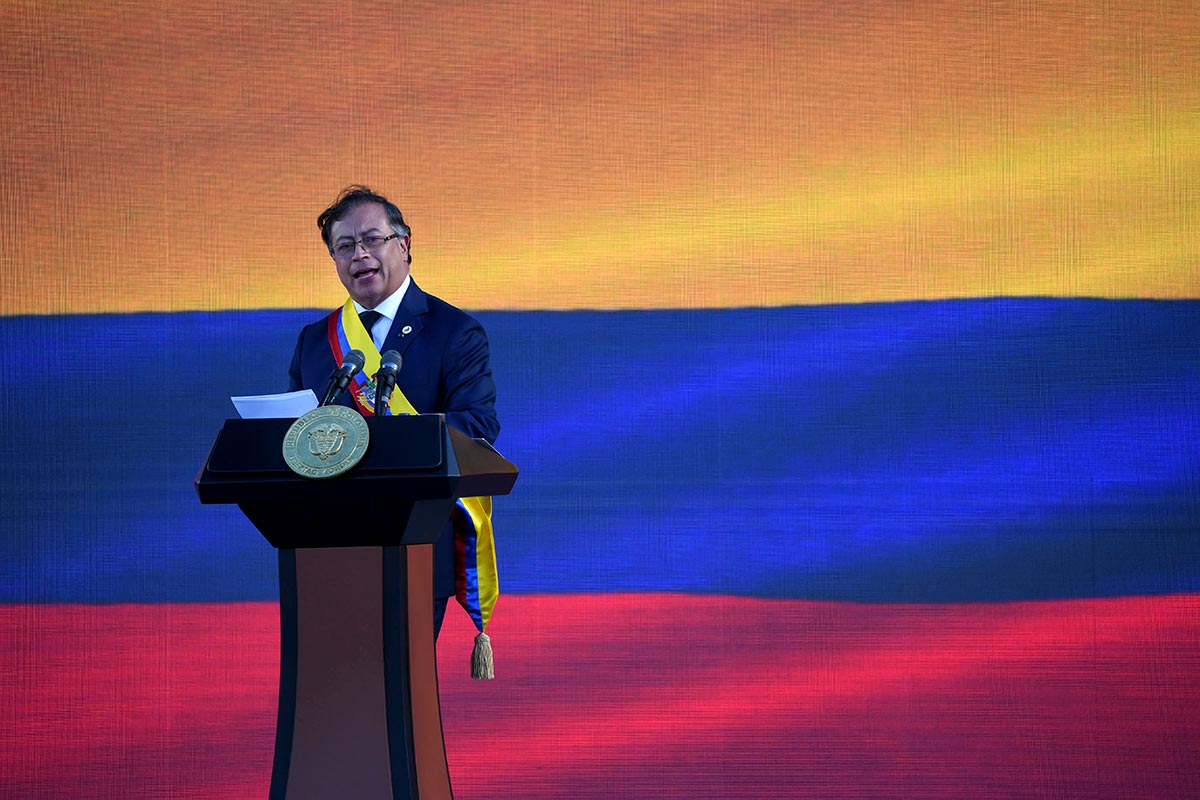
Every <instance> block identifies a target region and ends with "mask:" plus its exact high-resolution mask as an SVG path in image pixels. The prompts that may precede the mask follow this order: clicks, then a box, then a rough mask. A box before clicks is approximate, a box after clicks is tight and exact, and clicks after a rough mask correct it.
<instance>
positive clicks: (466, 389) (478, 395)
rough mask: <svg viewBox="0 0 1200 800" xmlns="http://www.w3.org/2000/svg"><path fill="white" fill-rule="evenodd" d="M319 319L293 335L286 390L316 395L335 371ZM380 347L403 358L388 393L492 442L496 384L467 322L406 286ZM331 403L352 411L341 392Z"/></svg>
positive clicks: (476, 330) (482, 344) (474, 324)
mask: <svg viewBox="0 0 1200 800" xmlns="http://www.w3.org/2000/svg"><path fill="white" fill-rule="evenodd" d="M327 319H328V317H327V316H326V317H322V318H321V319H319V320H317V321H316V322H313V323H312V324H310V325H306V326H305V327H304V329H303V330H301V331H300V338H299V340H298V341H297V342H296V350H295V352H294V353H293V354H292V365H291V367H290V368H289V369H288V377H289V379H290V387H289V390H290V391H293V392H295V391H299V390H301V389H312V390H313V392H315V393H316V395H317V397H318V398H320V396H321V394H322V393H323V392H324V391H325V385H326V384H327V383H328V382H329V375H330V373H331V372H333V371H334V370H335V369H336V368H337V366H338V365H337V364H336V363H335V362H334V359H333V351H332V350H331V349H330V347H329V336H328V327H327V325H328V322H327ZM406 327H408V328H411V330H410V331H409V332H408V333H404V329H405V328H406ZM388 350H396V351H397V352H399V353H400V357H401V358H402V359H403V363H402V364H401V366H400V374H399V376H398V377H397V378H396V388H397V389H399V390H400V391H402V392H404V396H405V397H407V398H408V401H409V402H410V403H412V404H413V407H414V408H416V409H417V411H419V412H421V413H422V414H432V413H442V414H445V415H446V422H447V424H449V425H453V426H454V427H455V428H458V429H459V430H460V431H462V432H463V433H465V434H467V435H468V436H471V437H477V438H482V439H487V440H488V441H489V442H491V443H493V444H494V443H495V441H496V436H497V435H498V434H499V433H500V421H499V420H498V419H497V418H496V384H495V381H493V380H492V368H491V364H490V362H489V357H488V340H487V334H486V333H485V332H484V330H483V326H482V325H480V324H479V322H478V321H476V320H475V318H474V317H472V316H471V315H470V314H468V313H466V312H465V311H461V310H459V309H457V308H455V307H454V306H452V305H450V304H449V303H447V302H445V301H444V300H440V299H438V298H436V297H434V296H433V295H431V294H426V293H425V292H423V291H421V289H420V287H418V286H417V284H416V281H413V282H412V283H410V284H409V287H408V291H407V292H405V293H404V299H403V300H402V301H401V303H400V308H399V309H398V310H397V313H396V318H395V319H394V320H392V327H391V330H389V331H388V335H387V338H386V339H384V342H383V347H381V348H380V352H387V351H388ZM338 402H339V403H340V404H342V405H345V406H350V407H353V406H354V401H353V399H351V397H350V394H349V392H346V393H345V394H343V395H342V396H341V397H340V398H338Z"/></svg>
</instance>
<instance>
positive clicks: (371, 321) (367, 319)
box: [358, 311, 383, 339]
mask: <svg viewBox="0 0 1200 800" xmlns="http://www.w3.org/2000/svg"><path fill="white" fill-rule="evenodd" d="M382 316H383V314H380V313H379V312H378V311H364V312H362V313H361V314H359V315H358V318H359V319H360V320H362V324H363V327H364V328H366V329H367V336H370V337H371V338H372V339H374V338H375V337H374V335H372V333H371V328H373V327H375V323H376V322H379V318H380V317H382Z"/></svg>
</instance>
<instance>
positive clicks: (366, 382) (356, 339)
mask: <svg viewBox="0 0 1200 800" xmlns="http://www.w3.org/2000/svg"><path fill="white" fill-rule="evenodd" d="M328 331H329V347H330V349H331V350H332V351H333V361H334V363H335V364H341V363H342V360H343V359H344V358H345V355H346V353H348V352H350V351H351V350H358V351H360V352H362V354H363V356H364V358H365V359H366V364H365V365H364V366H363V369H362V372H360V373H358V374H357V375H355V376H354V379H353V380H352V381H351V382H350V386H349V387H348V388H349V391H350V394H351V396H352V397H353V398H354V404H355V405H356V406H358V410H359V411H360V412H362V414H363V415H364V416H369V415H373V414H374V413H375V380H374V377H373V376H374V375H375V374H376V373H377V372H378V371H379V363H380V353H379V349H378V348H377V347H375V342H374V340H373V339H371V335H370V334H369V333H368V332H367V329H366V328H364V327H363V324H362V321H361V320H360V319H359V318H358V313H357V312H356V311H355V309H354V301H353V300H347V301H346V304H345V305H344V306H342V307H341V308H340V309H338V310H337V311H334V312H332V313H331V314H330V315H329V325H328ZM368 376H371V377H368ZM416 413H418V411H417V410H416V409H415V408H413V405H412V403H410V402H409V401H408V398H407V397H405V396H404V392H402V391H400V388H399V387H396V389H395V390H394V391H393V392H392V399H391V402H390V403H389V404H388V407H387V408H385V409H384V410H383V415H384V416H388V415H399V414H416ZM450 520H451V522H452V524H453V530H454V587H455V597H456V598H457V600H458V602H459V605H461V606H462V607H463V608H464V609H465V610H466V612H467V613H468V614H469V615H470V616H471V619H472V621H474V623H475V627H476V628H477V629H478V630H479V634H478V635H477V636H476V637H475V651H474V653H473V654H472V658H471V662H472V668H471V677H473V678H491V677H492V653H491V642H490V640H489V638H488V635H487V633H486V632H485V630H486V628H487V624H488V620H490V619H491V617H492V609H493V608H494V607H495V606H496V598H498V597H499V596H500V583H499V580H498V576H497V573H496V550H495V542H494V540H493V537H492V498H490V497H463V498H461V499H459V501H458V503H457V504H456V505H455V508H454V511H453V512H452V513H451V515H450Z"/></svg>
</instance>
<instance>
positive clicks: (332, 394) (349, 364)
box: [321, 350, 367, 406]
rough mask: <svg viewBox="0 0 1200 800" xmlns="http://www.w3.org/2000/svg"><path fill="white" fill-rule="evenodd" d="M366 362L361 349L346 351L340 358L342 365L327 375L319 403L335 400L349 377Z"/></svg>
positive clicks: (344, 388)
mask: <svg viewBox="0 0 1200 800" xmlns="http://www.w3.org/2000/svg"><path fill="white" fill-rule="evenodd" d="M366 363H367V360H366V359H365V358H364V357H363V354H362V351H361V350H351V351H350V352H349V353H346V357H345V358H344V359H342V365H341V366H340V367H338V368H337V369H335V370H334V371H333V374H332V375H330V376H329V385H328V386H326V387H325V398H324V399H323V400H321V405H323V406H327V405H329V404H330V403H332V402H333V401H334V400H337V399H338V396H339V395H340V394H341V393H342V392H344V391H346V387H347V386H349V385H350V379H351V378H353V377H354V376H355V375H357V374H358V373H359V372H361V371H362V368H363V365H364V364H366Z"/></svg>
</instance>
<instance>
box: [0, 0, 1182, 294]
mask: <svg viewBox="0 0 1200 800" xmlns="http://www.w3.org/2000/svg"><path fill="white" fill-rule="evenodd" d="M0 19H2V21H3V24H4V26H5V29H6V31H7V33H6V37H5V38H6V44H5V48H4V53H3V56H2V62H0V63H2V64H3V72H2V75H3V82H4V92H5V98H6V100H5V102H6V113H5V116H6V125H5V128H6V131H5V136H4V137H3V140H2V141H0V158H2V159H3V177H2V178H0V181H2V187H3V190H2V191H3V195H2V196H3V201H2V203H3V213H4V223H5V224H4V231H5V233H4V234H3V236H4V241H3V247H2V248H0V259H3V263H2V264H0V276H2V277H0V288H2V289H3V306H2V310H3V313H5V314H26V313H33V314H51V313H72V312H91V311H133V310H184V309H230V308H261V307H309V306H315V307H329V306H333V305H337V304H338V303H339V302H340V301H341V298H342V289H341V286H340V285H339V284H338V282H337V281H336V279H335V276H334V272H333V269H332V266H331V264H330V263H329V261H328V257H327V256H326V255H325V253H324V252H323V250H322V248H321V245H320V241H319V239H318V237H317V235H316V230H315V225H314V220H315V217H316V214H317V212H318V211H319V210H320V209H321V208H322V207H323V206H324V205H325V204H326V203H327V202H328V201H329V200H331V199H332V197H333V196H334V195H335V194H336V192H337V190H338V189H339V188H340V187H341V186H343V185H344V184H347V183H350V182H354V181H363V182H368V183H370V184H372V185H374V186H375V187H376V188H378V189H380V190H382V191H383V192H384V193H386V194H389V195H391V196H393V197H394V199H396V200H397V201H398V202H399V204H400V205H401V207H402V208H403V209H404V210H405V212H406V214H407V215H408V216H409V217H410V219H411V221H412V224H413V226H414V230H415V237H414V255H415V259H416V261H415V264H414V269H415V274H416V275H417V276H418V278H419V280H421V282H422V283H423V285H425V286H426V288H428V289H430V290H432V291H434V292H436V293H438V294H442V295H444V296H446V297H450V298H453V299H454V301H455V302H456V303H458V304H460V305H464V306H466V307H470V308H477V309H479V308H493V309H526V308H530V309H541V308H545V309H558V308H564V309H565V308H656V307H711V306H739V305H751V306H770V305H789V304H808V303H839V302H861V301H875V300H896V299H914V298H916V299H920V298H943V297H968V296H991V295H1061V296H1099V297H1146V298H1167V297H1172V298H1177V297H1183V298H1190V297H1198V296H1200V269H1197V268H1196V262H1197V252H1198V249H1200V244H1198V243H1200V236H1198V235H1197V234H1198V233H1200V230H1198V229H1200V225H1198V222H1200V102H1198V101H1200V90H1197V88H1196V87H1197V77H1198V76H1200V45H1198V42H1200V15H1197V14H1196V13H1195V7H1194V5H1193V4H1191V3H1186V2H1179V3H1169V2H1164V3H1153V4H1149V5H1147V4H1143V3H1137V2H1122V3H1115V4H1110V5H1108V6H1105V10H1104V12H1103V13H1100V12H1097V11H1096V10H1095V7H1094V5H1093V4H1091V3H1086V2H1082V0H1078V1H1077V2H1074V3H1070V4H1064V5H1062V6H1060V7H1056V8H1053V9H1043V8H1036V7H1031V6H1028V5H1025V4H1018V5H1016V6H1015V7H1009V6H1008V5H1006V4H998V3H975V4H968V5H965V6H964V5H963V4H960V3H957V2H950V1H949V0H945V1H944V2H926V3H919V4H915V5H908V4H905V6H904V7H903V8H901V7H899V5H894V4H891V3H868V4H863V5H861V6H858V7H853V8H851V7H845V8H834V7H829V6H828V4H825V3H793V2H775V3H763V2H755V3H740V4H737V3H734V4H720V5H713V4H711V3H696V2H669V3H663V4H654V5H644V4H641V3H632V2H618V3H614V4H606V5H604V6H603V7H589V8H578V7H574V6H567V5H564V4H559V3H554V2H550V1H549V0H538V1H536V2H525V3H509V4H494V3H478V2H476V3H466V4H456V5H455V6H454V7H453V8H447V7H444V5H443V4H438V3H426V4H417V5H415V6H413V7H410V6H408V5H406V6H404V7H403V9H401V7H398V6H395V5H394V4H389V3H359V2H355V3H349V4H347V3H344V2H332V3H325V4H305V5H302V6H296V5H293V4H284V3H279V2H267V3H264V4H261V5H258V6H256V7H254V8H247V7H246V6H245V5H244V4H234V3H229V2H220V1H219V0H202V1H201V2H188V3H165V4H164V3H157V2H155V3H149V2H124V3H120V4H117V5H112V4H100V5H96V4H90V3H61V4H55V5H53V6H49V7H44V6H42V5H41V4H34V5H16V4H11V3H10V4H5V5H4V7H3V9H2V10H0Z"/></svg>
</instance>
